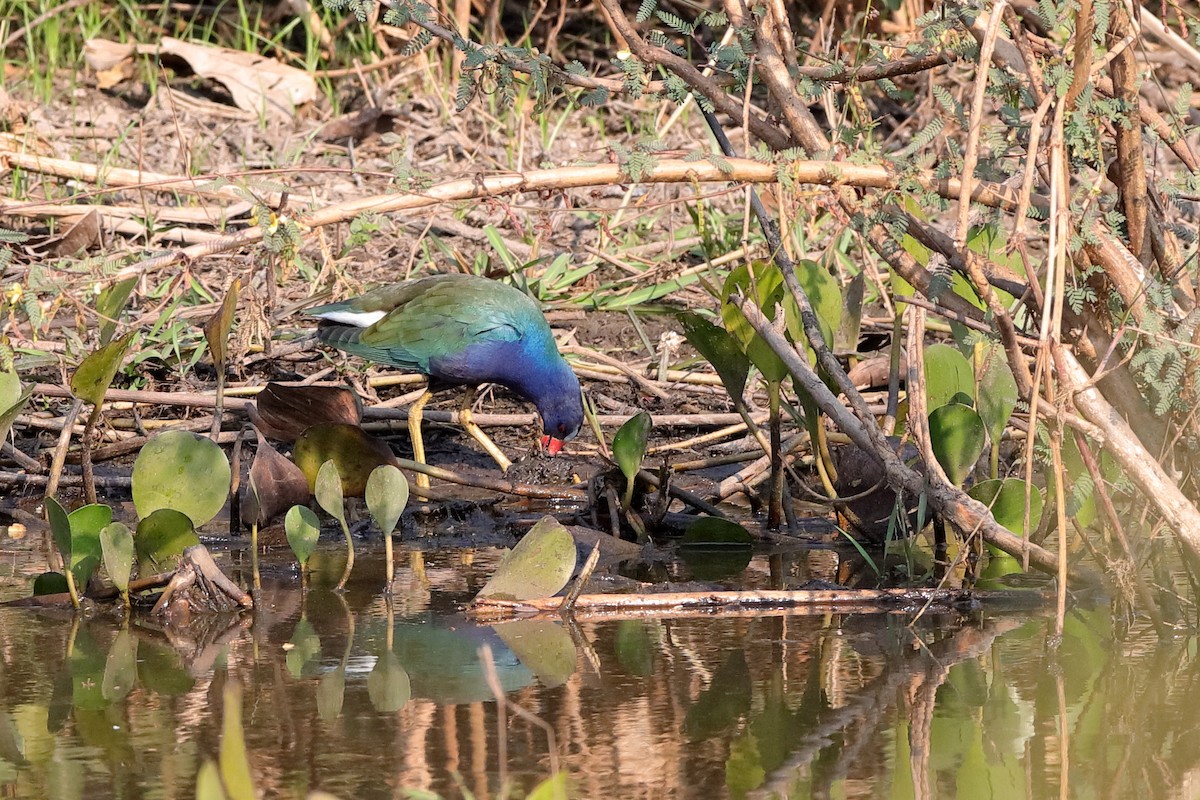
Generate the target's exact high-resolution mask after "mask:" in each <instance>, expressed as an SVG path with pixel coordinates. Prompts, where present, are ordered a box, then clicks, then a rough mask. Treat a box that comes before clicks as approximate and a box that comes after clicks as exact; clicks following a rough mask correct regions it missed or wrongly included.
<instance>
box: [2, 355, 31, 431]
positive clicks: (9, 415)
mask: <svg viewBox="0 0 1200 800" xmlns="http://www.w3.org/2000/svg"><path fill="white" fill-rule="evenodd" d="M32 396H33V385H32V384H31V385H29V386H22V385H21V379H20V377H19V376H18V375H17V373H16V372H6V371H4V370H0V444H3V443H4V441H5V440H6V439H8V432H9V431H10V430H12V426H13V423H14V422H16V420H17V417H18V416H20V414H21V412H22V411H24V410H25V405H26V404H27V403H28V402H29V398H30V397H32Z"/></svg>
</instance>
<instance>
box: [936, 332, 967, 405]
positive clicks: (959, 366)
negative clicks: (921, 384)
mask: <svg viewBox="0 0 1200 800" xmlns="http://www.w3.org/2000/svg"><path fill="white" fill-rule="evenodd" d="M958 392H962V393H963V394H965V395H967V396H968V397H974V396H975V373H974V371H973V370H972V369H971V364H970V362H968V361H967V359H966V358H965V357H963V354H962V353H960V352H959V351H958V348H956V347H953V346H951V345H948V344H935V345H931V346H929V347H927V348H925V403H926V411H927V412H932V411H934V410H936V409H938V408H940V407H941V406H944V405H946V404H947V403H949V402H951V398H952V397H954V395H955V394H957V393H958Z"/></svg>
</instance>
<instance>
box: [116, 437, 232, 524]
mask: <svg viewBox="0 0 1200 800" xmlns="http://www.w3.org/2000/svg"><path fill="white" fill-rule="evenodd" d="M232 475H233V473H232V471H231V470H230V468H229V459H228V458H226V456H225V452H224V451H223V450H221V448H220V447H219V446H217V445H216V444H214V443H213V441H212V440H211V439H209V438H207V437H204V436H198V435H197V434H194V433H190V432H188V431H166V432H164V433H160V434H159V435H157V436H155V437H154V438H153V439H151V440H150V441H149V442H148V443H147V444H146V446H145V447H143V448H142V452H140V453H138V457H137V460H136V461H134V463H133V505H134V507H135V508H137V512H138V516H140V517H147V516H149V515H150V514H152V513H154V512H155V511H157V510H159V509H163V508H170V509H174V510H175V511H178V512H180V513H182V514H186V515H187V516H188V518H189V519H191V521H192V524H193V525H194V526H196V527H197V528H198V527H200V526H201V525H203V524H204V523H206V522H208V521H209V520H210V519H212V518H213V517H215V516H216V515H217V512H218V511H220V510H221V507H222V506H224V505H225V500H226V498H227V497H228V495H229V481H230V478H231V477H232Z"/></svg>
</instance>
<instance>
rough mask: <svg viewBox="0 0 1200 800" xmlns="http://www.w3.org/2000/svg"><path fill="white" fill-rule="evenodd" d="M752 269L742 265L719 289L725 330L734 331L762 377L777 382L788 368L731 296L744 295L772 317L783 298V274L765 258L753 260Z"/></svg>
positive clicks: (768, 316)
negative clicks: (732, 300)
mask: <svg viewBox="0 0 1200 800" xmlns="http://www.w3.org/2000/svg"><path fill="white" fill-rule="evenodd" d="M753 268H754V271H753V274H751V269H750V266H748V265H746V264H743V265H742V266H740V267H738V268H736V269H734V270H733V271H732V272H730V273H729V277H728V278H726V279H725V286H724V287H723V289H722V291H721V300H722V302H721V319H722V320H723V321H724V322H725V329H726V330H728V331H729V332H730V333H731V334H733V337H734V339H735V340H736V341H737V342H738V343H739V344H740V345H741V347H742V350H743V352H745V353H746V355H747V356H748V357H749V358H750V361H751V362H752V363H753V364H754V366H756V367H758V371H759V372H761V373H762V376H763V379H764V380H766V381H767V382H768V383H778V382H779V381H782V380H783V379H784V378H786V377H787V367H786V366H784V364H783V361H782V360H781V359H780V358H779V356H777V355H776V354H775V351H774V350H772V349H771V347H770V345H768V344H767V343H766V342H765V341H763V339H762V337H761V336H759V335H758V333H757V332H756V331H755V330H754V328H753V327H752V326H751V325H750V321H749V320H748V319H746V315H745V314H743V313H742V310H741V309H740V308H738V307H737V306H736V305H734V304H733V303H732V302H730V298H731V297H734V296H736V295H744V296H745V297H746V298H747V299H748V302H751V303H754V305H755V306H756V307H757V308H758V309H759V310H760V311H762V313H763V315H764V316H765V317H767V319H774V317H775V308H776V306H777V305H778V304H779V303H780V302H782V301H783V297H784V290H783V276H782V275H780V274H779V270H778V269H777V268H776V267H775V265H774V264H770V263H767V262H764V261H756V262H754V264H753Z"/></svg>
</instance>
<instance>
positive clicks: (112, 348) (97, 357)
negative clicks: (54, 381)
mask: <svg viewBox="0 0 1200 800" xmlns="http://www.w3.org/2000/svg"><path fill="white" fill-rule="evenodd" d="M135 335H137V331H130V332H129V333H127V334H125V335H124V336H122V337H121V338H120V339H115V340H113V341H111V342H109V343H108V344H106V345H104V346H102V347H100V348H99V349H98V350H96V351H95V352H94V353H91V354H90V355H89V356H88V357H87V358H85V359H84V360H83V361H81V362H80V363H79V366H78V367H77V368H76V369H75V374H74V375H72V376H71V393H72V394H74V395H75V396H76V397H78V398H79V399H80V400H83V401H84V402H86V403H91V404H92V405H94V406H98V405H100V404H101V403H103V402H104V393H105V392H107V391H108V387H109V386H110V385H111V384H112V381H113V377H114V376H115V375H116V374H117V370H118V369H120V368H121V362H122V361H123V360H124V359H125V350H126V349H127V348H128V347H129V343H130V342H132V341H133V337H134V336H135Z"/></svg>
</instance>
